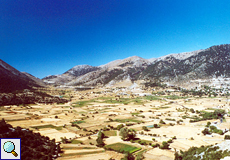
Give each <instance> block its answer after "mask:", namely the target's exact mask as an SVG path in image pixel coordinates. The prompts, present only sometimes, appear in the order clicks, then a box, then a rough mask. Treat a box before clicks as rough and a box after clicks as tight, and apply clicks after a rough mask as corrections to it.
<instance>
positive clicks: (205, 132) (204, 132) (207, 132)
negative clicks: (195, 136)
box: [202, 128, 211, 135]
mask: <svg viewBox="0 0 230 160" xmlns="http://www.w3.org/2000/svg"><path fill="white" fill-rule="evenodd" d="M202 133H203V134H204V135H206V134H211V133H210V132H209V129H208V128H205V129H204V130H203V131H202Z"/></svg>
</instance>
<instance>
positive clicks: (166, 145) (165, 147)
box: [160, 141, 169, 149]
mask: <svg viewBox="0 0 230 160" xmlns="http://www.w3.org/2000/svg"><path fill="white" fill-rule="evenodd" d="M160 149H169V144H168V142H165V141H163V142H162V145H161V146H160Z"/></svg>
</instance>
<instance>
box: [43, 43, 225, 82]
mask: <svg viewBox="0 0 230 160" xmlns="http://www.w3.org/2000/svg"><path fill="white" fill-rule="evenodd" d="M216 77H225V78H228V77H230V44H222V45H216V46H212V47H210V48H207V49H202V50H197V51H193V52H184V53H179V54H169V55H166V56H163V57H159V58H151V59H144V58H141V57H138V56H133V57H128V58H126V59H121V60H115V61H112V62H109V63H107V64H105V65H101V66H90V65H77V66H75V67H73V68H71V69H70V70H68V71H66V72H65V73H63V74H60V75H52V76H47V77H45V78H43V81H44V82H45V83H47V84H53V85H56V86H59V85H64V86H98V85H99V86H105V85H113V84H116V83H117V82H121V81H124V80H126V79H128V80H130V81H132V82H135V81H138V80H153V81H160V82H165V83H169V82H170V83H171V84H181V83H183V82H189V81H191V80H196V79H211V78H216Z"/></svg>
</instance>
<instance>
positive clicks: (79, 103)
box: [73, 100, 94, 107]
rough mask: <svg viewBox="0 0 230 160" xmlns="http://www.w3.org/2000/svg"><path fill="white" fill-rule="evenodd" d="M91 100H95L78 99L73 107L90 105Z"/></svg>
mask: <svg viewBox="0 0 230 160" xmlns="http://www.w3.org/2000/svg"><path fill="white" fill-rule="evenodd" d="M91 102H94V100H88V101H78V102H75V103H74V105H73V107H84V106H86V105H90V103H91Z"/></svg>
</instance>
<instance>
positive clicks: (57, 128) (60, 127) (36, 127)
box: [31, 124, 62, 131]
mask: <svg viewBox="0 0 230 160" xmlns="http://www.w3.org/2000/svg"><path fill="white" fill-rule="evenodd" d="M31 128H35V129H43V128H53V129H56V130H58V131H59V130H62V126H53V125H52V124H48V125H42V126H33V127H31Z"/></svg>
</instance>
